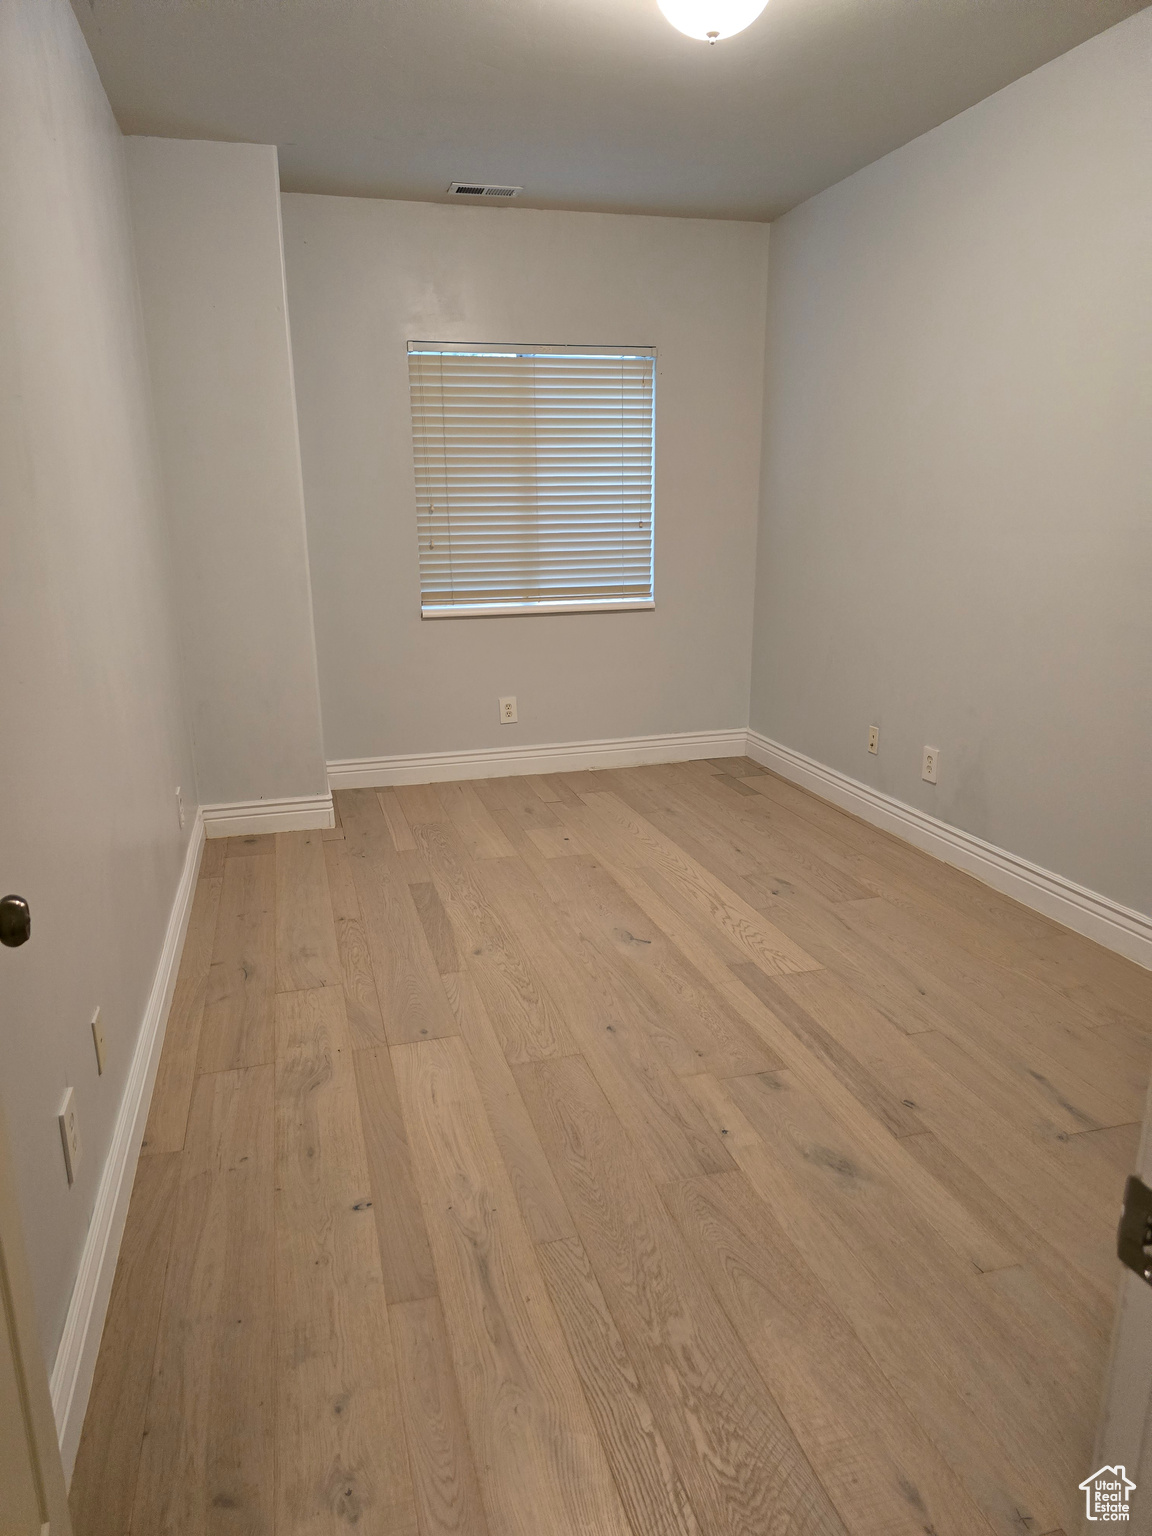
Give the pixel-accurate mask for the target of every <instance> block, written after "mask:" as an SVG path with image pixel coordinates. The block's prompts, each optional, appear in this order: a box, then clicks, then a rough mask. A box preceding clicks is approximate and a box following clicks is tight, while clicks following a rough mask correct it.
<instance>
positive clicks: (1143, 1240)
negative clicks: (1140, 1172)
mask: <svg viewBox="0 0 1152 1536" xmlns="http://www.w3.org/2000/svg"><path fill="white" fill-rule="evenodd" d="M1116 1253H1117V1255H1118V1257H1119V1259H1120V1262H1121V1264H1124V1265H1126V1266H1127V1267H1128V1268H1129V1269H1130V1270H1131V1271H1132V1272H1133V1274H1137V1275H1139V1276H1140V1278H1141V1280H1144V1281H1146V1282H1147V1283H1148V1284H1149V1285H1152V1189H1149V1188H1148V1186H1147V1184H1145V1182H1144V1180H1143V1179H1141V1178H1139V1177H1138V1176H1137V1175H1136V1174H1134V1173H1132V1174H1129V1176H1128V1182H1127V1184H1125V1186H1124V1209H1123V1210H1122V1211H1121V1212H1120V1225H1119V1227H1118V1228H1117V1229H1116Z"/></svg>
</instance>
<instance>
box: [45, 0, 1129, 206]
mask: <svg viewBox="0 0 1152 1536" xmlns="http://www.w3.org/2000/svg"><path fill="white" fill-rule="evenodd" d="M73 3H74V7H75V10H76V14H77V16H78V18H79V20H80V24H81V26H82V27H83V29H84V33H85V35H86V37H87V39H88V43H89V45H90V47H91V49H92V53H93V56H94V57H95V60H96V64H97V67H98V69H99V71H100V76H101V79H102V80H103V82H104V86H105V89H106V90H107V92H108V95H109V98H110V99H111V102H112V105H113V107H114V109H115V111H116V115H117V118H118V119H119V122H120V126H121V127H122V128H123V129H124V131H125V132H126V133H148V134H160V135H165V136H169V137H176V138H208V139H231V140H247V141H253V142H258V143H264V144H278V145H279V147H280V167H281V180H282V184H283V187H284V189H285V191H290V192H332V193H345V194H351V195H354V196H361V197H395V198H415V199H419V200H427V201H437V200H445V196H444V194H445V189H446V188H447V186H448V183H449V182H450V181H454V180H471V179H476V180H483V181H489V182H510V183H513V184H516V185H523V187H524V189H525V195H524V197H523V199H522V200H521V202H520V206H525V205H527V206H533V207H541V208H588V209H608V210H611V211H618V212H629V213H667V214H686V215H693V216H704V217H718V218H739V219H771V218H774V217H775V216H776V215H777V214H779V213H783V212H784V211H785V210H786V209H788V208H791V207H793V206H794V205H795V204H796V203H799V202H802V201H803V200H804V199H805V198H807V197H811V196H812V194H813V193H815V192H819V191H820V190H821V189H822V188H824V187H827V186H830V185H831V184H832V183H833V182H836V181H839V180H840V179H841V178H842V177H844V176H847V175H849V174H850V173H851V172H852V171H854V170H857V169H858V168H859V167H860V166H862V165H867V164H868V163H869V162H870V161H872V160H875V159H877V158H878V157H879V156H881V155H883V154H886V153H887V152H888V151H889V150H891V149H895V148H896V147H897V146H898V145H900V144H904V143H906V142H907V141H908V140H909V139H912V138H915V137H916V136H917V135H918V134H921V133H923V132H925V131H926V130H927V129H929V128H932V127H934V126H935V125H936V124H937V123H940V122H943V121H944V120H945V119H946V118H949V117H953V116H954V115H955V114H956V113H957V112H962V111H963V110H964V109H965V108H966V107H969V106H971V105H972V104H973V103H974V102H977V101H980V100H981V99H982V98H983V97H985V96H988V95H990V94H991V93H992V92H993V91H997V90H999V89H1000V88H1001V87H1002V86H1005V85H1007V84H1008V83H1009V82H1010V81H1012V80H1015V79H1018V78H1019V77H1020V76H1021V75H1024V74H1027V73H1028V72H1029V71H1030V70H1033V69H1036V68H1037V67H1038V66H1039V65H1041V64H1044V63H1046V62H1047V61H1048V60H1049V59H1052V58H1055V57H1056V56H1057V55H1058V54H1061V53H1064V52H1066V51H1067V50H1068V49H1069V48H1072V47H1074V46H1075V45H1076V44H1077V43H1080V42H1082V41H1084V39H1085V38H1088V37H1091V36H1092V35H1093V34H1094V33H1096V32H1100V31H1103V30H1104V28H1105V27H1108V26H1111V25H1112V24H1113V23H1114V22H1117V21H1120V20H1121V19H1122V18H1123V17H1125V16H1128V15H1131V14H1132V13H1133V12H1135V11H1138V10H1140V9H1141V8H1142V6H1143V4H1144V3H1145V0H769V4H768V8H767V10H766V11H765V12H764V14H763V15H762V16H761V17H760V18H759V19H758V20H757V21H755V22H753V24H752V26H751V27H749V28H748V30H747V31H745V32H742V33H741V34H739V36H737V37H733V38H729V39H727V40H725V41H723V42H720V43H718V44H717V45H716V46H715V47H714V48H710V47H708V46H707V44H704V43H698V42H694V41H692V40H691V39H689V38H687V37H684V36H682V35H681V34H680V33H679V32H677V31H675V30H674V29H673V28H672V27H671V26H669V24H668V23H667V22H666V21H665V20H664V18H663V16H662V15H661V13H660V11H659V9H658V8H657V4H656V0H73ZM489 206H491V205H489Z"/></svg>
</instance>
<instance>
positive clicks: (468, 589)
mask: <svg viewBox="0 0 1152 1536" xmlns="http://www.w3.org/2000/svg"><path fill="white" fill-rule="evenodd" d="M655 367H656V358H655V354H654V352H653V351H652V350H651V349H647V348H630V349H628V350H623V349H622V350H616V349H613V348H603V347H602V348H591V347H589V348H553V349H548V348H531V349H529V348H517V347H511V346H504V347H467V348H464V347H453V346H439V345H433V344H431V343H423V342H412V343H409V348H408V374H409V382H410V385H411V394H412V437H413V447H414V453H415V463H416V517H417V528H418V532H419V538H420V601H421V612H422V614H423V615H424V616H425V617H428V618H435V617H443V616H453V615H457V616H458V615H465V614H484V613H500V612H526V611H527V612H531V611H544V610H554V609H568V610H579V609H589V608H612V607H617V608H620V607H623V608H638V607H645V606H651V604H652V474H653V471H652V459H653V452H652V450H653V419H654V413H653V395H654V376H655Z"/></svg>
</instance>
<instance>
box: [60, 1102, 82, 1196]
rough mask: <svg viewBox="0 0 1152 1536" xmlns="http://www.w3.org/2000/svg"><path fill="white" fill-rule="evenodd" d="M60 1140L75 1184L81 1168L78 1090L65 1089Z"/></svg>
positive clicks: (67, 1169) (67, 1168) (66, 1169)
mask: <svg viewBox="0 0 1152 1536" xmlns="http://www.w3.org/2000/svg"><path fill="white" fill-rule="evenodd" d="M60 1140H61V1141H62V1142H63V1143H64V1168H65V1171H66V1173H67V1174H68V1182H69V1184H75V1182H76V1175H77V1173H78V1172H79V1169H80V1121H79V1118H78V1115H77V1111H76V1092H75V1089H73V1088H68V1089H66V1090H65V1093H64V1098H63V1101H62V1102H61V1105H60Z"/></svg>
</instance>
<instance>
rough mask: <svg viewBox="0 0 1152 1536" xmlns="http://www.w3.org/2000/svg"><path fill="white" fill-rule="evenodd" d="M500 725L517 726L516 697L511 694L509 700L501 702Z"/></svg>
mask: <svg viewBox="0 0 1152 1536" xmlns="http://www.w3.org/2000/svg"><path fill="white" fill-rule="evenodd" d="M500 724H501V725H515V724H516V696H515V694H510V695H509V697H508V698H506V699H501V700H500Z"/></svg>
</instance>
